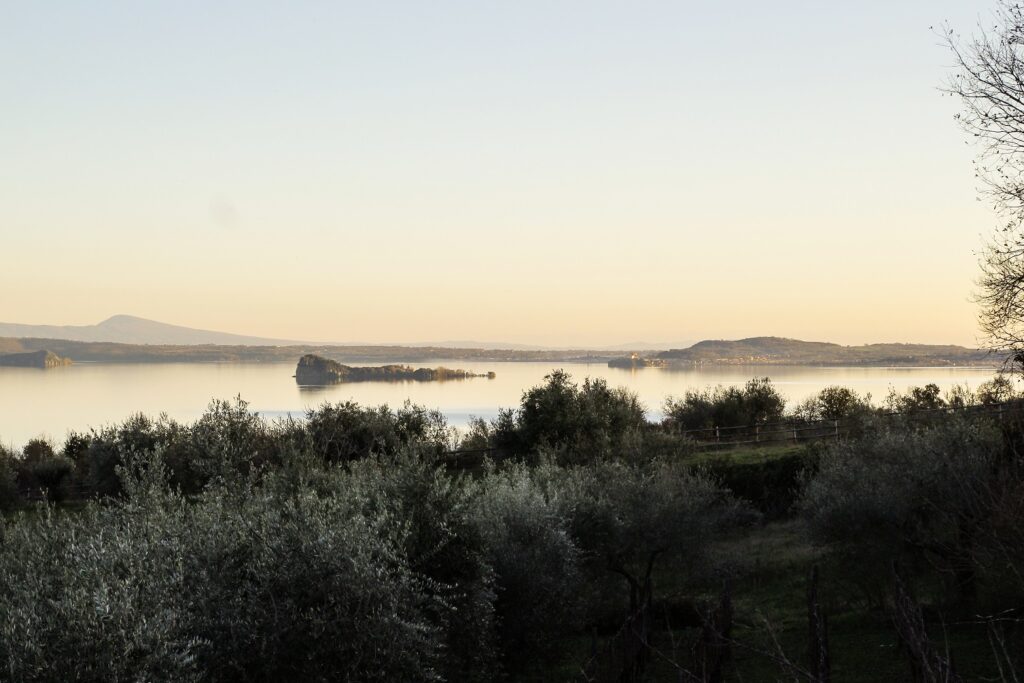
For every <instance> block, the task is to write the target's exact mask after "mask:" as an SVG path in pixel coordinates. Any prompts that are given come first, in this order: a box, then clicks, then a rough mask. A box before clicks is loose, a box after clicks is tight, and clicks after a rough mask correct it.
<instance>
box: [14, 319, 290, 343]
mask: <svg viewBox="0 0 1024 683" xmlns="http://www.w3.org/2000/svg"><path fill="white" fill-rule="evenodd" d="M0 337H19V338H25V337H32V338H42V339H67V340H70V341H82V342H116V343H119V344H175V345H190V344H224V345H230V346H279V345H283V344H296V343H298V342H293V341H287V340H283V339H267V338H263V337H248V336H245V335H241V334H228V333H226V332H213V331H211V330H197V329H193V328H191V327H181V326H180V325H168V324H167V323H161V322H157V321H155V320H146V319H145V318H136V317H135V316H132V315H115V316H114V317H112V318H107V319H106V320H104V321H103V322H101V323H99V324H97V325H22V324H18V323H0Z"/></svg>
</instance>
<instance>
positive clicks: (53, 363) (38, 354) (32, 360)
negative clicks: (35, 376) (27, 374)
mask: <svg viewBox="0 0 1024 683" xmlns="http://www.w3.org/2000/svg"><path fill="white" fill-rule="evenodd" d="M65 365H71V359H69V358H61V357H60V356H58V355H57V354H55V353H53V352H52V351H47V350H45V349H43V350H40V351H29V352H26V353H5V354H0V366H3V367H13V368H43V369H45V368H59V367H63V366H65Z"/></svg>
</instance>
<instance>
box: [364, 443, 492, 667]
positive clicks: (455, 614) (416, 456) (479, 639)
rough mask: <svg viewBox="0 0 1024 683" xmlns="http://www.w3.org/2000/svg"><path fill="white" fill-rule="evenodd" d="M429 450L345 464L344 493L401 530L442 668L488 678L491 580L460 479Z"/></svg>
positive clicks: (368, 513) (369, 514)
mask: <svg viewBox="0 0 1024 683" xmlns="http://www.w3.org/2000/svg"><path fill="white" fill-rule="evenodd" d="M432 455H433V453H432V452H431V449H430V448H429V447H428V448H427V449H426V456H427V458H424V457H423V456H424V453H422V452H417V451H416V450H415V449H406V450H403V451H402V452H401V453H399V454H397V455H396V456H394V457H391V458H387V459H384V458H381V457H378V458H366V459H363V460H360V461H358V462H355V463H353V464H352V466H351V474H350V476H349V477H348V479H347V481H348V483H347V485H346V491H345V495H346V496H348V497H349V498H350V500H351V501H352V502H353V504H355V505H358V506H359V507H360V509H362V510H363V512H364V514H366V515H368V516H371V517H376V516H381V517H383V518H386V519H389V520H391V521H392V522H393V523H394V524H396V525H398V526H399V527H400V528H401V529H402V530H403V532H404V533H403V537H402V552H403V554H404V556H405V557H406V558H407V561H408V563H409V566H410V567H412V568H413V569H414V570H415V571H416V572H417V573H418V574H419V575H421V576H422V577H424V579H425V583H424V591H425V593H426V595H427V596H428V597H429V598H430V600H428V601H427V602H426V604H425V607H424V610H425V614H426V615H427V617H428V618H429V619H430V621H431V623H432V624H433V625H434V626H435V627H436V628H437V630H438V632H439V633H441V634H442V638H443V646H444V650H445V653H446V656H445V660H444V666H443V667H442V673H443V674H444V678H445V679H446V680H452V681H490V680H493V677H494V675H495V664H496V657H495V654H496V652H495V650H496V648H495V642H494V638H495V630H494V582H493V572H492V569H491V567H490V565H489V564H488V563H487V561H486V553H485V551H484V541H483V538H482V536H481V532H480V529H479V528H478V526H476V525H474V524H473V523H472V522H471V521H470V518H469V510H470V497H469V492H468V491H467V489H466V487H464V486H463V485H462V483H461V481H460V480H458V479H453V478H452V477H450V476H448V475H447V474H446V473H445V472H444V471H443V470H441V469H439V468H437V467H435V466H434V465H432V464H430V463H428V462H426V460H427V459H428V458H430V457H431V456H432Z"/></svg>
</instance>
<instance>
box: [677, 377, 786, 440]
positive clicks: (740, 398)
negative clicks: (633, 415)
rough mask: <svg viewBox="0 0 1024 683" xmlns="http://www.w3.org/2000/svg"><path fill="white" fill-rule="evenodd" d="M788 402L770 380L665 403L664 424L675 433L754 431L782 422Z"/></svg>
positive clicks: (689, 393)
mask: <svg viewBox="0 0 1024 683" xmlns="http://www.w3.org/2000/svg"><path fill="white" fill-rule="evenodd" d="M785 408H786V401H785V399H784V398H783V397H782V395H781V394H779V392H778V391H777V390H776V389H775V387H774V386H773V385H772V383H771V380H770V379H768V378H767V377H764V378H761V379H752V380H750V381H749V382H747V383H746V385H744V386H743V388H742V389H741V388H738V387H721V386H719V387H716V388H715V389H713V390H712V389H705V390H703V391H692V390H691V391H687V392H686V393H685V394H684V395H683V398H681V399H676V398H673V397H669V398H668V399H666V400H665V407H664V412H665V424H666V425H667V426H668V427H670V428H672V429H675V430H690V429H710V428H713V427H753V426H755V425H761V424H768V423H771V422H778V421H780V420H781V419H782V415H783V412H784V411H785Z"/></svg>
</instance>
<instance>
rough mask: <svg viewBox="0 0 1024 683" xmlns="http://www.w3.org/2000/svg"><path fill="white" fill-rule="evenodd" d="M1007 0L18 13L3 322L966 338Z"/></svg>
mask: <svg viewBox="0 0 1024 683" xmlns="http://www.w3.org/2000/svg"><path fill="white" fill-rule="evenodd" d="M992 7H993V5H992V3H991V2H971V1H965V0H959V1H956V2H954V1H953V0H901V1H899V2H893V1H892V0H888V1H884V2H883V1H876V0H868V1H863V2H855V3H851V2H845V3H838V2H820V0H818V1H813V2H812V1H806V2H796V1H791V0H779V1H776V2H771V3H766V2H761V1H754V0H735V1H734V2H730V3H713V2H691V1H686V0H677V1H676V2H644V1H632V2H604V1H601V0H594V1H588V2H562V1H557V0H546V1H545V2H534V1H530V0H526V1H522V2H514V3H513V2H503V3H496V2H486V1H481V0H475V1H473V2H469V1H466V2H450V1H448V0H437V1H436V2H429V3H427V2H415V3H413V2H374V3H368V2H310V1H302V2H299V1H296V2H289V3H280V2H279V3H268V2H259V1H258V0H249V1H247V2H219V3H207V2H191V1H188V0H186V1H178V2H146V3H138V2H108V1H104V0H100V1H97V2H88V3H83V2H46V3H15V2H7V3H3V4H2V5H0V17H2V19H0V320H2V321H5V322H20V323H34V324H91V323H96V322H99V321H100V320H102V319H104V318H107V317H109V316H111V315H114V314H121V313H123V314H132V315H138V316H142V317H146V318H152V319H156V320H161V321H165V322H170V323H175V324H181V325H187V326H191V327H201V328H207V329H217V330H222V331H227V332H237V333H243V334H251V335H259V336H266V337H277V338H286V339H303V340H320V341H337V342H422V341H440V340H467V339H469V340H481V341H506V342H516V343H534V344H543V345H559V346H561V345H581V346H586V345H591V346H598V345H611V344H620V343H627V342H632V341H641V340H642V341H647V342H658V343H662V342H676V341H681V340H697V339H702V338H739V337H747V336H760V335H777V336H785V337H793V338H799V339H808V340H821V341H834V342H839V343H845V344H857V343H865V342H883V341H907V342H925V343H957V344H966V345H973V344H976V343H977V342H978V341H979V332H978V327H977V322H976V306H975V305H974V304H973V303H972V300H971V297H972V293H973V292H974V288H975V280H976V277H977V274H978V264H977V252H978V250H979V249H980V248H981V246H982V244H983V240H984V238H985V236H986V235H988V234H989V233H990V232H991V230H992V229H993V228H994V227H995V226H996V225H997V223H998V221H997V218H996V216H995V215H994V214H993V213H992V211H991V209H990V208H989V207H988V206H987V205H986V204H985V203H984V202H979V201H978V198H977V185H978V183H977V180H976V179H975V178H974V176H973V170H972V166H971V161H972V158H973V157H974V155H975V152H976V150H975V149H974V148H973V147H972V146H971V145H969V144H967V140H966V136H965V135H964V134H963V133H962V131H960V130H959V128H958V127H957V125H956V123H955V121H954V120H953V115H954V114H955V113H956V111H957V103H956V101H955V100H953V99H952V98H951V97H949V96H944V95H943V94H942V93H941V92H940V91H939V87H940V86H941V85H942V84H943V83H944V82H945V81H946V79H947V78H948V77H949V75H950V73H951V70H950V64H951V57H950V55H949V53H948V51H947V50H945V49H944V48H943V47H942V46H941V44H940V42H941V41H940V38H939V37H938V36H937V34H936V31H937V30H938V29H939V27H940V26H941V24H942V23H943V22H949V24H950V25H951V26H953V27H954V28H956V29H958V30H961V31H962V32H964V33H966V34H970V33H971V32H972V30H974V27H975V26H976V25H977V24H978V22H979V21H982V22H985V21H987V20H988V19H989V18H990V17H991V10H992Z"/></svg>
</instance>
